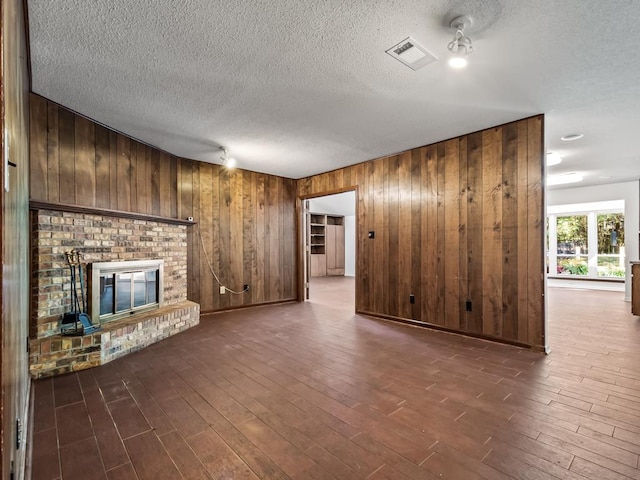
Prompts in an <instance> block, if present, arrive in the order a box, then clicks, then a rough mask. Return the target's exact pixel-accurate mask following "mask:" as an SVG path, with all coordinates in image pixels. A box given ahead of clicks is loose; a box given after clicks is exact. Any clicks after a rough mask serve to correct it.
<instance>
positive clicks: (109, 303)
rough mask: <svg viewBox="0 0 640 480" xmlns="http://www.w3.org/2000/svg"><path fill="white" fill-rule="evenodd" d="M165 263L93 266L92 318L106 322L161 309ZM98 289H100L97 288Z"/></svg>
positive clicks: (91, 289)
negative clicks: (153, 309) (159, 307)
mask: <svg viewBox="0 0 640 480" xmlns="http://www.w3.org/2000/svg"><path fill="white" fill-rule="evenodd" d="M162 272H163V263H162V260H150V261H131V262H103V263H93V264H92V265H91V283H90V287H89V288H90V298H91V305H90V308H91V313H92V318H94V319H97V318H99V319H100V322H106V321H110V320H115V319H117V318H121V317H123V316H125V315H130V314H132V313H136V312H140V311H145V310H150V309H152V308H157V307H158V306H160V303H161V298H162ZM96 287H97V288H96Z"/></svg>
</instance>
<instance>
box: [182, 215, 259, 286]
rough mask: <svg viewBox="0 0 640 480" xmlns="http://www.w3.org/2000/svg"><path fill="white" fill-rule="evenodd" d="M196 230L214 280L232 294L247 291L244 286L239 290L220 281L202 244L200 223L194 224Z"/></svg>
mask: <svg viewBox="0 0 640 480" xmlns="http://www.w3.org/2000/svg"><path fill="white" fill-rule="evenodd" d="M195 227H196V230H197V232H198V238H200V246H201V247H202V253H204V259H205V260H206V261H207V266H208V267H209V271H210V272H211V274H212V275H213V278H215V279H216V282H218V285H219V286H221V287H224V288H225V290H226V291H227V292H229V293H231V294H233V295H242V294H243V293H246V292H248V291H249V288H248V287H247V288H245V289H243V290H240V291H236V290H231V289H230V288H229V287H227V286H226V285H225V284H223V283H222V281H220V278H219V277H218V275H216V272H215V271H214V270H213V267H212V266H211V261H210V260H209V255H207V249H206V248H205V246H204V239H203V238H202V233H201V232H200V225H199V224H198V223H196V224H195Z"/></svg>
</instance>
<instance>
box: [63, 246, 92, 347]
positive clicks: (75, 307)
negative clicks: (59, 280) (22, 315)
mask: <svg viewBox="0 0 640 480" xmlns="http://www.w3.org/2000/svg"><path fill="white" fill-rule="evenodd" d="M65 256H66V257H67V263H68V264H69V270H70V272H71V311H70V312H67V313H65V314H64V315H63V316H62V322H61V325H60V333H61V334H62V335H86V334H89V333H92V332H95V331H97V330H100V327H99V326H97V325H93V324H92V323H91V318H90V317H89V314H88V313H87V299H86V297H85V292H84V275H83V273H82V254H81V253H80V252H78V251H77V250H75V249H74V250H71V251H70V252H65ZM78 279H79V281H80V298H78V285H77V282H78ZM81 301H82V308H81V307H80V302H81ZM78 324H80V325H78Z"/></svg>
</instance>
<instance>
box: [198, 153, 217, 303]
mask: <svg viewBox="0 0 640 480" xmlns="http://www.w3.org/2000/svg"><path fill="white" fill-rule="evenodd" d="M199 166H200V205H199V206H198V216H197V217H196V218H197V219H198V225H197V226H194V227H192V229H193V230H194V234H195V236H196V237H197V238H194V243H195V245H193V249H194V251H195V250H196V249H197V250H198V251H199V262H198V271H199V272H200V275H199V277H200V279H199V280H200V288H198V289H197V291H198V297H197V298H198V300H195V296H194V301H197V302H198V303H199V304H200V309H201V310H202V311H205V312H208V311H211V310H213V309H214V302H213V299H214V291H215V290H214V289H215V285H214V283H215V281H214V278H213V275H212V274H211V272H210V271H209V264H208V262H207V258H208V259H209V261H211V257H212V254H213V249H214V242H213V196H214V193H213V165H209V164H206V163H202V164H200V165H199ZM200 236H202V238H200ZM203 248H204V249H205V251H206V252H202V251H201V250H202V249H203ZM195 290H196V289H195V288H194V291H195Z"/></svg>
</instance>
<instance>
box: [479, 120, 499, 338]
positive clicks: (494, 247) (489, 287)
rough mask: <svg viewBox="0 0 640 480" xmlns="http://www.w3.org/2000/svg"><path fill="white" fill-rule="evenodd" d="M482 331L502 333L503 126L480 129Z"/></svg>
mask: <svg viewBox="0 0 640 480" xmlns="http://www.w3.org/2000/svg"><path fill="white" fill-rule="evenodd" d="M482 163H483V166H482V167H483V168H482V204H483V207H484V210H483V217H484V218H483V220H484V225H483V228H482V270H483V273H484V276H483V288H482V290H483V302H482V318H483V323H482V332H483V333H489V332H495V334H496V335H497V336H502V129H501V128H491V129H489V130H485V131H483V132H482Z"/></svg>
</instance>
